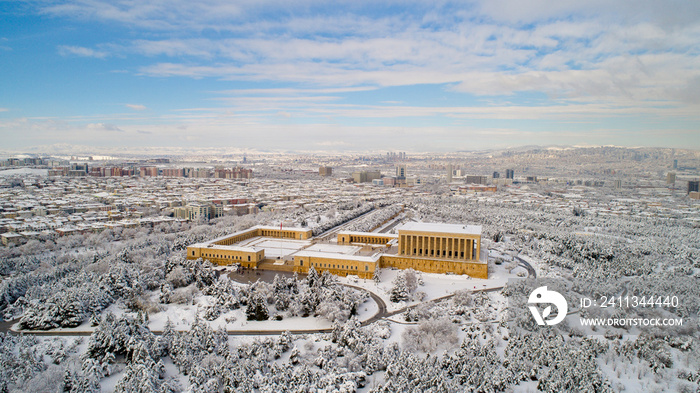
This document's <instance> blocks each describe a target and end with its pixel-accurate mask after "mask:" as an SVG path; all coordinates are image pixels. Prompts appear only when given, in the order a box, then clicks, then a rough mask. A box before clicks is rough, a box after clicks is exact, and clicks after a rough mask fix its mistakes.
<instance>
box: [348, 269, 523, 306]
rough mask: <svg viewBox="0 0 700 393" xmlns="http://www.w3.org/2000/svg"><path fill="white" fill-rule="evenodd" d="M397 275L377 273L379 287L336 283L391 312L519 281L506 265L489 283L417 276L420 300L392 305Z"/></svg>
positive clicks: (466, 278) (370, 283)
mask: <svg viewBox="0 0 700 393" xmlns="http://www.w3.org/2000/svg"><path fill="white" fill-rule="evenodd" d="M399 272H401V270H398V269H381V270H380V272H379V279H380V282H379V283H375V282H374V280H363V279H357V277H354V276H349V277H341V278H339V281H340V282H342V283H346V284H350V285H355V286H358V287H361V288H364V289H366V290H368V291H370V292H372V293H374V294H375V295H377V296H379V297H380V298H381V299H382V300H383V301H384V302H385V303H386V306H387V311H388V312H393V311H397V310H400V309H402V308H405V307H407V306H413V305H416V304H419V303H422V302H426V301H430V300H434V299H438V298H441V297H445V296H449V295H452V294H454V293H455V292H456V291H459V290H463V289H467V290H489V289H494V288H502V287H503V286H504V285H505V284H506V283H507V282H508V280H509V279H513V278H517V277H518V276H517V272H518V270H514V271H513V272H509V271H508V270H507V268H506V266H505V264H502V265H494V271H493V272H492V273H490V274H489V278H488V279H481V278H472V277H469V276H466V275H454V274H437V273H423V272H416V273H417V274H418V275H419V276H420V277H421V279H422V281H423V285H419V286H418V288H417V289H416V293H418V292H423V293H425V295H424V297H423V298H422V300H419V299H418V298H416V297H414V300H411V301H407V302H400V303H393V302H392V301H391V300H390V298H389V297H390V291H391V288H392V286H393V284H392V283H393V281H394V279H395V278H396V276H397V275H398V274H399Z"/></svg>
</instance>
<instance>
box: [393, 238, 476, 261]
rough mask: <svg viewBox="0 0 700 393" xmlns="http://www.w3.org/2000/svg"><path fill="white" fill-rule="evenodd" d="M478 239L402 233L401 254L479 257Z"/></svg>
mask: <svg viewBox="0 0 700 393" xmlns="http://www.w3.org/2000/svg"><path fill="white" fill-rule="evenodd" d="M475 240H476V239H468V238H458V237H445V236H424V235H400V236H399V255H406V256H419V257H433V258H449V259H461V260H465V261H468V260H474V259H479V256H478V255H475V254H477V253H478V248H477V245H476V244H475Z"/></svg>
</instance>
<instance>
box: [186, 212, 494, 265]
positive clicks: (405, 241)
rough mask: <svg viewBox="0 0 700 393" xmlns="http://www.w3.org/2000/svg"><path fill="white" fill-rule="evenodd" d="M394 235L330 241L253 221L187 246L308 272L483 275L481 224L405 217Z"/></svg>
mask: <svg viewBox="0 0 700 393" xmlns="http://www.w3.org/2000/svg"><path fill="white" fill-rule="evenodd" d="M397 231H398V235H396V234H383V233H373V232H339V233H338V235H337V239H336V242H335V243H331V242H321V241H318V240H317V239H314V238H313V236H312V233H311V230H309V229H303V228H283V227H267V226H255V227H252V228H250V229H247V230H244V231H240V232H236V233H234V234H231V235H227V236H223V237H220V238H217V239H213V240H211V241H208V242H204V243H197V244H193V245H191V246H189V247H187V258H188V259H197V258H202V259H205V260H208V261H210V262H212V263H214V264H217V265H231V264H237V263H238V264H240V265H241V266H243V267H246V268H252V269H263V270H279V271H289V272H298V273H307V272H308V271H309V268H310V267H312V266H313V267H314V269H316V270H317V271H319V272H322V271H328V272H330V273H332V274H336V275H339V276H347V275H356V276H358V277H359V278H372V277H373V276H374V272H375V270H376V269H378V268H397V269H409V268H412V269H415V270H419V271H422V272H426V273H452V274H466V275H469V276H470V277H476V278H488V268H487V253H486V250H484V251H483V252H482V250H481V226H477V225H458V224H438V223H420V222H409V223H406V224H403V225H402V226H400V227H399V228H398V230H397Z"/></svg>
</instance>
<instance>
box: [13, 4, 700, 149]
mask: <svg viewBox="0 0 700 393" xmlns="http://www.w3.org/2000/svg"><path fill="white" fill-rule="evenodd" d="M0 13H2V15H3V18H4V20H5V21H7V22H6V23H4V24H3V25H2V26H0V56H2V58H3V61H2V62H0V70H2V77H0V78H1V79H0V85H2V86H3V88H2V89H1V90H2V93H0V132H1V133H2V134H3V136H4V143H3V145H4V147H5V148H6V149H25V148H30V147H33V146H44V145H54V144H59V143H66V144H72V145H81V146H98V147H99V146H112V147H115V146H124V147H160V146H164V147H173V148H190V147H191V148H207V147H231V148H236V149H258V150H299V151H363V150H381V149H390V150H405V151H410V152H413V151H423V152H424V151H456V150H473V149H490V148H505V147H512V146H520V145H587V144H588V145H619V146H661V147H683V148H691V149H700V133H698V128H699V127H698V125H699V124H700V115H698V113H700V111H698V104H699V103H700V95H699V93H698V91H700V90H699V89H698V87H700V64H698V56H697V55H698V49H700V48H699V45H698V42H700V41H699V40H698V34H700V33H699V32H700V22H698V21H700V5H698V4H697V3H694V2H686V1H678V2H674V3H673V4H672V5H669V4H667V3H664V4H661V3H657V2H651V1H647V2H636V3H634V4H629V5H627V4H623V3H615V4H610V3H608V2H599V1H593V2H586V3H585V4H580V2H564V3H561V2H560V3H557V4H556V5H552V4H547V2H538V3H535V4H529V5H528V6H525V5H522V4H520V3H517V2H511V1H506V0H504V1H491V2H467V3H453V2H443V3H440V4H438V5H433V4H431V5H426V4H424V3H422V2H409V3H405V2H391V3H384V4H382V5H377V4H374V3H364V2H359V3H358V2H346V3H340V4H334V5H333V6H329V5H325V4H322V3H315V2H302V3H295V4H294V5H290V4H287V3H283V2H279V3H278V2H263V3H260V2H251V3H239V4H235V5H232V4H229V3H228V2H224V1H210V2H206V3H196V4H191V3H188V2H170V3H168V4H163V3H159V2H139V3H131V2H126V1H119V2H106V1H68V2H52V1H46V2H12V3H9V2H5V3H3V5H2V6H1V7H0Z"/></svg>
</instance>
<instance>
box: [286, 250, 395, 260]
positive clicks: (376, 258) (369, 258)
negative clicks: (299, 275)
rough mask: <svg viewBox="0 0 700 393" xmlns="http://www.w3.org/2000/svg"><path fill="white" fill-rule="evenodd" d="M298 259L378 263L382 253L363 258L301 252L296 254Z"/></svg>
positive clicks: (331, 253)
mask: <svg viewBox="0 0 700 393" xmlns="http://www.w3.org/2000/svg"><path fill="white" fill-rule="evenodd" d="M294 256H297V257H314V258H327V259H338V260H341V261H343V260H345V261H357V262H377V261H378V260H379V257H380V256H382V253H381V252H377V253H376V254H374V255H372V256H361V255H347V254H339V253H334V252H323V251H306V250H303V251H299V252H297V253H295V254H294Z"/></svg>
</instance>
